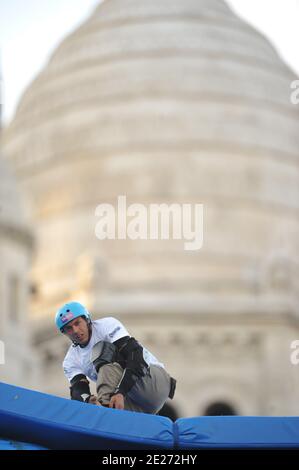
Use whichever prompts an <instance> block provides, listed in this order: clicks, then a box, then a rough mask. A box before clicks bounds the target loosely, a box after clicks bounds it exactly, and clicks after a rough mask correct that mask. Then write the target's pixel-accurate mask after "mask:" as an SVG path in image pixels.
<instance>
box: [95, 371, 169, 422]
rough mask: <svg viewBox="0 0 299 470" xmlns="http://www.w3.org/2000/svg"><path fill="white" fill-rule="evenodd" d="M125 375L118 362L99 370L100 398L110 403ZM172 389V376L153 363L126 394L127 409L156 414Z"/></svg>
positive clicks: (103, 402) (103, 401)
mask: <svg viewBox="0 0 299 470" xmlns="http://www.w3.org/2000/svg"><path fill="white" fill-rule="evenodd" d="M122 375H123V368H122V367H121V366H120V365H119V364H118V363H117V362H113V363H111V364H106V365H104V366H102V367H101V368H100V370H99V374H98V380H97V394H98V400H99V402H100V403H101V404H102V405H108V404H109V402H110V398H111V396H112V394H113V392H114V390H115V388H116V387H117V385H118V384H119V382H120V380H121V377H122ZM169 391H170V376H169V374H168V373H167V372H166V370H165V369H163V368H162V367H159V366H156V365H151V366H150V368H149V370H148V372H147V374H146V375H145V376H144V377H142V378H139V379H137V381H136V383H135V384H134V385H133V387H132V388H131V390H130V391H129V392H128V393H127V395H126V396H125V399H124V401H125V410H129V411H137V412H140V413H150V414H156V413H158V411H159V410H160V409H161V408H162V407H163V405H164V403H165V402H166V400H167V398H168V395H169Z"/></svg>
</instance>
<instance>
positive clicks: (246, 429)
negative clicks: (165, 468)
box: [174, 416, 299, 449]
mask: <svg viewBox="0 0 299 470" xmlns="http://www.w3.org/2000/svg"><path fill="white" fill-rule="evenodd" d="M174 426H175V428H176V429H175V436H176V445H177V447H178V448H180V449H186V448H188V449H201V448H205V449H210V448H292V447H293V448H296V447H297V448H299V417H253V416H219V417H216V416H203V417H200V418H181V419H178V420H177V421H176V423H175V425H174Z"/></svg>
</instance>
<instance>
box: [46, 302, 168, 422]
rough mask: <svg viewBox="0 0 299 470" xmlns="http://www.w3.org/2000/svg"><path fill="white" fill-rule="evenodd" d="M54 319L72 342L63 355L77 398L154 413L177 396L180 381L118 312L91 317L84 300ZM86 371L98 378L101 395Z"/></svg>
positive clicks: (63, 308)
mask: <svg viewBox="0 0 299 470" xmlns="http://www.w3.org/2000/svg"><path fill="white" fill-rule="evenodd" d="M55 322H56V326H57V328H58V329H59V330H60V331H61V332H62V333H63V334H65V335H66V336H67V337H68V338H69V339H70V340H71V341H72V343H73V344H72V345H71V346H70V348H69V350H68V352H67V354H66V356H65V359H64V361H63V369H64V373H65V375H66V377H67V378H68V380H69V382H70V385H71V387H70V391H71V398H72V399H73V400H79V401H83V402H85V403H91V404H96V405H102V406H109V407H110V408H116V409H119V410H123V409H125V410H130V411H138V412H143V413H151V414H156V413H158V411H159V410H160V409H161V408H162V406H163V405H164V403H165V401H166V400H167V398H168V397H169V398H173V396H174V391H175V386H176V381H175V380H174V379H173V378H172V377H170V376H169V374H168V373H167V372H166V370H165V368H164V365H163V364H162V363H160V362H159V361H158V360H157V359H156V358H155V357H154V356H153V355H152V354H151V353H150V352H149V351H148V350H146V349H145V348H143V346H142V345H141V344H139V343H138V342H137V341H136V340H135V338H132V337H131V336H130V335H129V333H128V332H127V330H126V329H125V327H124V326H123V325H122V323H120V322H119V321H118V320H116V319H115V318H112V317H107V318H102V319H100V320H96V321H92V320H91V316H90V314H89V312H88V311H87V309H86V308H85V307H84V306H83V305H82V304H80V303H79V302H69V303H67V304H65V305H63V306H62V307H61V308H60V309H59V310H58V312H57V313H56V320H55ZM87 377H88V378H89V379H91V380H92V381H94V382H96V390H97V396H94V395H92V394H91V392H90V388H89V381H88V379H87Z"/></svg>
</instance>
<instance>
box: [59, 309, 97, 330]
mask: <svg viewBox="0 0 299 470" xmlns="http://www.w3.org/2000/svg"><path fill="white" fill-rule="evenodd" d="M78 317H84V318H86V321H87V322H88V323H90V322H91V317H90V313H89V312H88V310H87V309H86V308H85V307H84V305H82V304H80V303H79V302H68V303H67V304H64V305H63V306H62V307H60V309H59V310H58V311H57V313H56V317H55V323H56V326H57V328H58V329H59V330H60V331H61V332H62V333H63V328H64V327H65V325H67V324H68V323H70V322H71V321H73V320H74V319H75V318H78Z"/></svg>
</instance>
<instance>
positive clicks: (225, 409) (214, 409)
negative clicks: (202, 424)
mask: <svg viewBox="0 0 299 470" xmlns="http://www.w3.org/2000/svg"><path fill="white" fill-rule="evenodd" d="M236 414H237V412H236V410H235V409H234V407H233V406H232V405H231V404H229V403H226V402H222V401H218V402H215V403H211V404H210V405H209V406H208V407H207V408H206V410H205V412H204V416H234V415H236Z"/></svg>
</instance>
